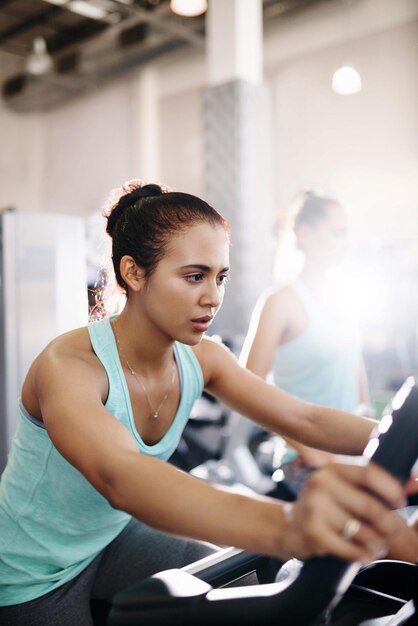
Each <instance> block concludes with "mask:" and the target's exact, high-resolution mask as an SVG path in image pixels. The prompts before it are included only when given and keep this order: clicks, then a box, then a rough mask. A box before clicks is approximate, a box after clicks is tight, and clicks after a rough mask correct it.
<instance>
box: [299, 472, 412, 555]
mask: <svg viewBox="0 0 418 626" xmlns="http://www.w3.org/2000/svg"><path fill="white" fill-rule="evenodd" d="M404 501H405V498H404V494H403V490H402V487H401V485H400V484H399V483H398V482H397V481H396V480H395V479H394V478H393V477H392V476H390V475H389V474H388V473H387V472H386V471H385V470H383V469H382V468H380V467H378V466H377V465H375V464H372V463H370V464H368V465H367V466H354V465H346V464H331V465H329V466H327V467H326V468H324V469H323V470H318V471H317V472H315V473H314V474H313V475H312V477H311V478H310V479H309V481H308V484H307V486H306V488H305V489H304V491H303V492H302V494H301V496H300V498H299V500H298V501H297V502H296V503H295V504H294V505H293V509H292V518H293V527H294V533H296V535H298V537H295V538H294V540H295V541H297V542H298V546H297V550H299V552H297V555H298V556H299V558H306V556H309V555H312V554H335V555H337V556H339V557H341V558H343V559H346V560H350V561H362V562H368V561H370V560H373V559H376V558H381V557H382V556H383V555H384V554H386V552H387V550H388V546H389V544H390V542H391V541H392V540H393V537H394V535H395V534H396V533H399V532H400V527H401V525H402V524H404V522H403V521H402V520H400V518H399V516H398V515H397V513H395V512H394V511H392V510H391V509H394V508H400V507H401V506H403V505H404ZM294 549H295V547H294Z"/></svg>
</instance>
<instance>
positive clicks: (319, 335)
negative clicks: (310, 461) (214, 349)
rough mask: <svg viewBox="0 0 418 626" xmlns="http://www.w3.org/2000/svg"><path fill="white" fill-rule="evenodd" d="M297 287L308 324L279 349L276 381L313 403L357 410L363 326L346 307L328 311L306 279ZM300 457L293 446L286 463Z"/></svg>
mask: <svg viewBox="0 0 418 626" xmlns="http://www.w3.org/2000/svg"><path fill="white" fill-rule="evenodd" d="M292 288H293V289H294V290H295V291H296V293H297V295H298V297H299V298H300V300H301V301H302V304H303V306H304V308H305V310H306V314H307V318H308V322H307V326H306V329H305V331H304V332H303V333H302V334H301V335H299V336H298V337H296V339H293V340H291V341H289V342H288V343H285V344H283V345H281V346H279V347H278V348H277V350H276V353H275V358H274V365H273V379H274V383H275V385H277V387H280V389H283V390H284V391H287V392H288V393H290V394H292V395H294V396H296V397H298V398H301V399H302V400H306V401H307V402H313V403H314V404H320V405H323V406H329V407H335V408H338V409H343V410H345V411H350V412H353V411H354V410H355V408H356V406H357V405H358V403H359V365H360V359H361V340H360V333H359V330H358V327H357V324H356V323H355V322H354V321H353V320H352V319H351V318H350V315H349V314H348V313H347V312H346V311H344V309H341V310H338V309H337V308H336V307H335V308H333V307H332V306H331V305H330V307H329V309H328V308H327V310H324V309H323V308H322V307H321V306H320V305H319V303H318V302H317V301H316V299H315V297H314V295H313V294H312V293H311V292H310V290H309V289H308V287H307V286H306V285H305V284H304V283H303V282H302V281H301V280H297V281H296V282H295V283H293V284H292ZM331 310H332V313H331V312H330V311H331ZM295 456H296V452H295V451H294V450H293V448H291V447H290V446H289V447H288V452H287V453H286V455H285V457H284V458H283V462H286V461H289V460H291V459H292V458H295Z"/></svg>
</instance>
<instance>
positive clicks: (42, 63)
mask: <svg viewBox="0 0 418 626" xmlns="http://www.w3.org/2000/svg"><path fill="white" fill-rule="evenodd" d="M25 68H26V71H27V72H28V74H34V75H35V76H41V75H42V74H48V72H51V71H52V70H53V68H54V63H53V61H52V57H51V55H50V54H49V52H48V50H47V47H46V41H45V39H44V38H43V37H35V39H34V41H33V48H32V52H31V53H30V54H29V55H28V57H27V59H26V62H25Z"/></svg>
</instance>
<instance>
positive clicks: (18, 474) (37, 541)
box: [0, 318, 203, 606]
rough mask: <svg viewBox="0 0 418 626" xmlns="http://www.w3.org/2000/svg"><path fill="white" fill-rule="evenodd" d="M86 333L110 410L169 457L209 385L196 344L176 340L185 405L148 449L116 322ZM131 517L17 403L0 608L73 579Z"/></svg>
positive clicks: (3, 517)
mask: <svg viewBox="0 0 418 626" xmlns="http://www.w3.org/2000/svg"><path fill="white" fill-rule="evenodd" d="M88 331H89V334H90V339H91V342H92V345H93V349H94V352H95V353H96V355H97V356H98V358H99V359H100V361H101V362H102V364H103V366H104V368H105V370H106V372H107V376H108V380H109V395H108V399H107V402H106V405H105V406H106V408H107V409H108V410H109V411H110V412H111V413H112V414H113V415H114V416H115V417H116V418H117V419H118V420H119V421H120V422H121V423H122V424H124V426H126V428H127V429H128V430H129V431H130V432H131V433H132V434H133V436H134V437H135V440H136V442H137V445H138V450H139V451H140V452H142V453H144V454H149V455H152V456H154V457H157V458H159V459H162V460H167V459H169V457H170V456H171V455H172V453H173V452H174V450H175V449H176V447H177V445H178V442H179V440H180V437H181V434H182V431H183V429H184V427H185V425H186V422H187V420H188V418H189V415H190V412H191V409H192V406H193V404H194V402H195V400H196V399H197V398H198V397H199V396H200V394H201V392H202V389H203V377H202V371H201V369H200V365H199V363H198V361H197V359H196V357H195V355H194V354H193V352H192V350H191V348H190V347H189V346H185V345H183V344H180V343H176V344H175V357H176V362H177V366H178V369H179V378H180V385H181V399H180V404H179V407H178V410H177V414H176V416H175V419H174V421H173V423H172V425H171V427H170V428H169V430H168V431H167V433H166V434H165V435H164V437H163V438H162V439H161V440H160V441H159V442H158V443H157V444H155V445H153V446H148V445H146V444H145V443H144V442H143V441H142V439H141V437H140V436H139V434H138V432H137V431H136V428H135V424H134V419H133V414H132V407H131V402H130V398H129V393H128V388H127V384H126V380H125V376H124V374H123V370H122V366H121V363H120V360H119V357H118V352H117V349H116V344H115V338H114V335H113V332H112V329H111V326H110V320H109V319H108V318H107V319H104V320H99V321H97V322H93V323H92V324H89V326H88ZM76 393H77V390H76V389H75V390H74V394H76ZM129 520H130V516H129V515H128V514H126V513H124V512H122V511H119V510H116V509H114V508H112V507H111V505H110V504H109V502H108V501H107V500H106V499H105V498H104V497H103V496H102V495H101V494H100V493H99V492H98V491H96V490H95V489H94V487H93V486H92V485H91V484H90V483H89V482H88V481H87V480H86V479H85V478H84V476H83V475H82V474H81V473H80V472H79V471H78V470H77V469H75V468H74V467H73V466H72V465H71V464H70V463H68V462H67V461H66V460H65V459H64V458H63V457H62V456H61V454H60V453H59V452H58V451H57V450H56V448H55V447H54V445H53V444H52V442H51V440H50V438H49V436H48V433H47V431H46V429H45V428H44V427H43V426H42V424H41V423H40V422H38V421H37V420H35V419H34V418H31V417H30V416H29V415H28V413H27V412H26V411H25V409H24V407H23V406H22V405H21V403H19V421H18V426H17V431H16V434H15V437H14V440H13V444H12V448H11V451H10V454H9V459H8V464H7V467H6V469H5V471H4V472H3V474H2V477H1V481H0V606H6V605H13V604H20V603H22V602H27V601H29V600H32V599H34V598H37V597H39V596H42V595H44V594H45V593H48V592H49V591H52V590H53V589H55V588H57V587H59V586H60V585H62V584H64V583H65V582H67V581H68V580H71V579H72V578H74V577H75V576H77V574H79V573H80V572H81V571H82V570H83V569H85V568H86V567H87V566H88V565H89V564H90V563H91V562H92V561H93V559H94V558H95V557H96V556H97V555H98V554H99V553H100V552H101V551H102V550H103V549H104V548H105V547H106V546H107V545H108V544H109V543H110V542H111V541H112V540H113V539H114V538H115V537H116V536H117V535H118V534H119V533H120V532H121V531H122V530H123V528H124V527H125V526H126V524H127V523H128V522H129Z"/></svg>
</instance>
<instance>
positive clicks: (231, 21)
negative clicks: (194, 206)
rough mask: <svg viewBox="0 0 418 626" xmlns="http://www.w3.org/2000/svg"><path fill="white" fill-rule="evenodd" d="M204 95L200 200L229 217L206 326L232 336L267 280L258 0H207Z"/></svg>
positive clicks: (269, 160)
mask: <svg viewBox="0 0 418 626" xmlns="http://www.w3.org/2000/svg"><path fill="white" fill-rule="evenodd" d="M207 20H208V21H207V24H208V32H207V65H208V67H207V69H208V87H207V89H206V92H205V101H204V111H205V139H206V150H205V157H206V163H205V166H206V198H207V200H208V201H209V202H210V203H211V204H213V206H215V207H216V208H217V209H218V210H219V211H220V212H221V213H222V214H223V215H224V216H225V217H226V218H227V219H228V221H229V222H230V224H231V230H232V247H231V282H230V283H229V285H228V286H227V295H226V298H225V302H224V305H223V308H222V310H221V312H220V313H219V315H218V318H217V320H216V322H215V324H214V326H213V330H214V332H217V333H219V334H221V336H222V337H223V338H224V339H235V340H236V341H238V342H239V341H240V339H242V336H243V335H244V334H245V333H246V331H247V328H248V324H249V321H250V316H251V312H252V309H253V307H254V304H255V302H256V300H257V298H258V296H259V295H260V293H261V291H262V290H263V289H264V288H265V287H266V286H267V285H269V284H270V282H271V280H272V270H273V258H274V254H273V252H274V238H273V212H274V185H273V175H272V171H273V157H272V154H273V152H272V139H271V138H272V131H271V126H272V121H271V120H272V115H271V97H270V90H269V88H268V86H267V85H265V84H264V83H263V81H262V0H245V2H242V0H211V2H210V3H209V9H208V14H207Z"/></svg>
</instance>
